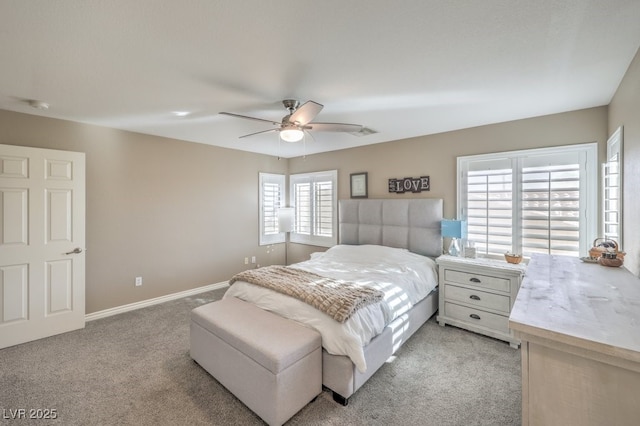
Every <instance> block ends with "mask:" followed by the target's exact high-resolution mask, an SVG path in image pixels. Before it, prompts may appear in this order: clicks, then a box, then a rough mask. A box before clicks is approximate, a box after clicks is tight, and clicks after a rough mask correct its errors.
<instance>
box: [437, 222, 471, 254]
mask: <svg viewBox="0 0 640 426" xmlns="http://www.w3.org/2000/svg"><path fill="white" fill-rule="evenodd" d="M441 231H442V236H443V237H446V238H451V244H449V254H450V255H451V256H460V254H461V251H462V250H461V247H460V239H462V238H464V237H465V236H466V235H467V222H466V221H464V220H448V219H444V220H443V221H442V222H441Z"/></svg>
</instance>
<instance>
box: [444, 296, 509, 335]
mask: <svg viewBox="0 0 640 426" xmlns="http://www.w3.org/2000/svg"><path fill="white" fill-rule="evenodd" d="M444 312H445V315H446V316H447V317H450V318H453V319H457V320H459V321H464V322H466V323H467V324H473V325H478V326H482V327H486V328H490V329H492V330H496V331H500V332H502V333H509V317H508V316H502V315H497V314H491V313H489V312H485V311H481V310H479V309H472V308H467V307H465V306H460V305H456V304H454V303H447V302H445V304H444Z"/></svg>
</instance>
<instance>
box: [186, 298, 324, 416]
mask: <svg viewBox="0 0 640 426" xmlns="http://www.w3.org/2000/svg"><path fill="white" fill-rule="evenodd" d="M191 358H193V359H194V360H195V361H196V362H197V363H198V364H200V366H202V367H203V368H204V369H205V370H207V371H208V372H209V374H211V375H212V376H213V377H214V378H216V379H217V380H218V381H219V382H220V383H221V384H222V385H223V386H224V387H226V388H227V389H228V390H229V391H230V392H231V393H233V394H234V395H235V396H236V397H237V398H238V399H240V401H242V402H243V403H244V404H245V405H246V406H247V407H249V408H250V409H251V410H252V411H253V412H254V413H256V414H257V415H258V416H260V417H261V418H262V419H263V420H264V421H265V422H267V423H268V424H270V425H281V424H283V423H284V422H286V421H287V420H288V419H290V418H291V416H293V415H294V414H295V413H297V412H298V411H299V410H300V409H301V408H302V407H304V406H305V405H307V404H308V403H309V401H311V400H312V399H314V398H315V397H316V396H318V395H319V394H320V393H321V392H322V347H321V339H320V334H319V333H318V332H316V331H315V330H312V329H310V328H307V327H304V326H302V325H300V324H298V323H296V322H294V321H291V320H288V319H285V318H282V317H280V316H278V315H276V314H273V313H271V312H267V311H264V310H262V309H260V308H258V307H256V306H254V305H252V304H250V303H247V302H244V301H242V300H240V299H236V298H235V297H229V298H226V299H222V300H219V301H217V302H212V303H209V304H206V305H203V306H200V307H198V308H196V309H194V310H193V311H192V312H191Z"/></svg>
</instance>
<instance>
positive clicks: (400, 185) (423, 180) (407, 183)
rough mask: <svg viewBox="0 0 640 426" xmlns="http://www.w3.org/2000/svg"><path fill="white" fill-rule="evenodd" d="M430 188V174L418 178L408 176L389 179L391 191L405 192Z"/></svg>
mask: <svg viewBox="0 0 640 426" xmlns="http://www.w3.org/2000/svg"><path fill="white" fill-rule="evenodd" d="M428 190H429V176H420V177H417V178H412V177H406V178H401V179H389V192H395V193H396V194H404V193H405V192H422V191H428Z"/></svg>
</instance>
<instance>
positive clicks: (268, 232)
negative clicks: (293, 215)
mask: <svg viewBox="0 0 640 426" xmlns="http://www.w3.org/2000/svg"><path fill="white" fill-rule="evenodd" d="M284 180H285V177H284V175H277V174H271V173H260V174H259V182H260V195H259V197H260V198H259V200H260V215H259V216H260V245H267V244H274V243H281V242H284V240H285V236H284V233H282V232H280V230H279V229H278V209H279V208H280V207H282V206H284Z"/></svg>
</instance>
